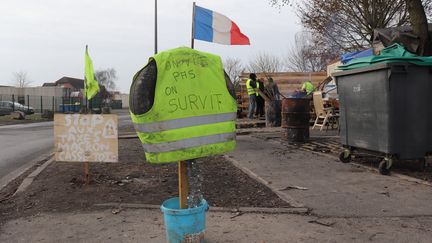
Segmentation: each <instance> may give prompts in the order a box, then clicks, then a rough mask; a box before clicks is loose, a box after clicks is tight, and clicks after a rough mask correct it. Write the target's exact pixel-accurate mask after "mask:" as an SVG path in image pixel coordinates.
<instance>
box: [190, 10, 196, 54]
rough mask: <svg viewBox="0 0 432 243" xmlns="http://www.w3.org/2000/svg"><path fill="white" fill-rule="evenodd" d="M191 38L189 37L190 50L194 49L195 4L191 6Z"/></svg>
mask: <svg viewBox="0 0 432 243" xmlns="http://www.w3.org/2000/svg"><path fill="white" fill-rule="evenodd" d="M192 6H193V7H192V36H191V48H192V49H194V35H195V21H194V18H195V2H193V5H192Z"/></svg>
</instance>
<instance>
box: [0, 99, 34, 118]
mask: <svg viewBox="0 0 432 243" xmlns="http://www.w3.org/2000/svg"><path fill="white" fill-rule="evenodd" d="M0 107H4V108H5V110H8V111H9V113H8V114H10V113H11V112H12V111H13V110H15V111H22V112H24V113H25V114H26V115H31V114H34V109H33V107H31V106H24V105H21V104H20V103H18V102H12V101H0Z"/></svg>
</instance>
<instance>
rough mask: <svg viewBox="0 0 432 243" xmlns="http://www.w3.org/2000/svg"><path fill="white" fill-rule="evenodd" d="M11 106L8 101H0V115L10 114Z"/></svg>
mask: <svg viewBox="0 0 432 243" xmlns="http://www.w3.org/2000/svg"><path fill="white" fill-rule="evenodd" d="M11 112H12V107H11V106H10V105H9V102H8V101H0V116H5V115H10V113H11Z"/></svg>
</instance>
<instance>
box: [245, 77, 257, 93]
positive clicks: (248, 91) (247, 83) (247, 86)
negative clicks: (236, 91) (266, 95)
mask: <svg viewBox="0 0 432 243" xmlns="http://www.w3.org/2000/svg"><path fill="white" fill-rule="evenodd" d="M251 81H252V79H248V80H247V81H246V89H247V94H248V95H252V94H256V91H255V88H253V87H252V86H251V85H250V82H251ZM255 83H258V82H256V81H255Z"/></svg>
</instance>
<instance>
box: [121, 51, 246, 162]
mask: <svg viewBox="0 0 432 243" xmlns="http://www.w3.org/2000/svg"><path fill="white" fill-rule="evenodd" d="M226 77H227V76H226V75H225V74H224V71H223V66H222V61H221V59H220V57H219V56H216V55H213V54H210V53H205V52H200V51H197V50H193V49H190V48H187V47H180V48H176V49H171V50H168V51H164V52H160V53H158V54H156V55H155V56H153V57H151V58H150V60H149V62H148V64H147V65H146V66H145V67H144V68H143V69H141V70H140V71H138V73H137V74H135V76H134V78H133V83H132V86H131V90H130V100H129V105H130V113H131V118H132V122H133V124H134V126H135V130H136V131H137V134H138V137H139V139H140V140H141V143H142V145H143V147H144V150H145V156H146V160H147V161H148V162H150V163H166V162H176V161H180V160H190V159H195V158H200V157H205V156H210V155H216V154H222V153H225V152H228V151H231V150H233V149H234V148H235V145H236V142H235V132H236V126H235V119H236V113H237V103H236V101H235V99H234V98H233V96H232V94H231V93H230V91H229V90H228V88H227V87H228V85H229V84H228V83H230V84H231V81H229V80H228V81H227V80H226ZM231 85H232V84H231Z"/></svg>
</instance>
